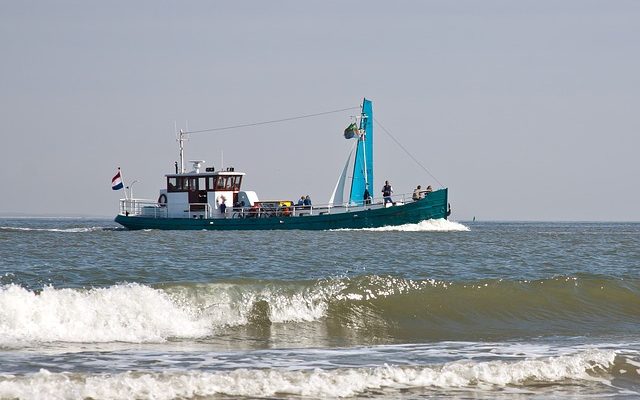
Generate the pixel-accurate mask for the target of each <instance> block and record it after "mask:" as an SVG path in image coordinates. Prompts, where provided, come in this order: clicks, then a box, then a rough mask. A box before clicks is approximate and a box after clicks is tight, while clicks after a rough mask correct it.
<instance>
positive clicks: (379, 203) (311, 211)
mask: <svg viewBox="0 0 640 400" xmlns="http://www.w3.org/2000/svg"><path fill="white" fill-rule="evenodd" d="M412 195H413V194H412V193H401V194H397V195H392V196H390V197H391V200H392V202H391V203H390V205H389V204H388V203H385V202H384V198H383V197H375V198H371V199H370V202H369V203H365V202H361V203H358V204H349V203H344V204H320V205H307V206H305V205H300V206H299V205H291V206H271V207H270V206H266V207H265V206H254V207H250V206H245V207H228V208H227V213H226V214H222V213H219V212H218V209H216V208H213V207H212V206H211V204H209V203H189V204H187V209H186V210H184V211H186V215H185V216H184V217H183V218H205V219H209V218H265V217H304V216H308V215H324V214H334V213H344V212H353V211H360V210H368V209H376V208H384V207H390V206H395V205H403V204H408V203H412V202H415V201H420V200H413V199H412ZM428 195H429V194H428V193H427V194H426V195H425V196H428ZM194 208H200V209H194ZM229 211H231V212H229ZM119 213H120V214H121V215H126V216H145V217H153V218H168V217H169V213H168V206H167V204H162V203H158V202H157V201H156V200H151V199H120V207H119ZM172 213H173V211H172ZM183 215H184V214H183Z"/></svg>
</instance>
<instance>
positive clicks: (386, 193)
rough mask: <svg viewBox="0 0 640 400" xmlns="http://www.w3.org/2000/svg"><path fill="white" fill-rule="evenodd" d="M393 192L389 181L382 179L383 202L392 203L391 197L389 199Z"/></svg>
mask: <svg viewBox="0 0 640 400" xmlns="http://www.w3.org/2000/svg"><path fill="white" fill-rule="evenodd" d="M392 194H393V187H392V186H391V184H390V183H389V181H384V186H383V187H382V196H383V197H384V204H387V203H393V199H391V195H392Z"/></svg>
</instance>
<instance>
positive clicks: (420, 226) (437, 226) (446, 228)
mask: <svg viewBox="0 0 640 400" xmlns="http://www.w3.org/2000/svg"><path fill="white" fill-rule="evenodd" d="M334 231H370V232H391V231H394V232H467V231H469V228H468V227H466V226H464V225H462V224H461V223H459V222H454V221H449V220H446V219H444V218H440V219H428V220H426V221H420V222H418V223H417V224H405V225H396V226H383V227H380V228H362V229H335V230H334Z"/></svg>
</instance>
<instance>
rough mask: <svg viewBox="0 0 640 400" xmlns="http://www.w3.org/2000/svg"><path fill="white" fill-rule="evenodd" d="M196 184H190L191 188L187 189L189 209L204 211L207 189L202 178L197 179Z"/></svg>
mask: <svg viewBox="0 0 640 400" xmlns="http://www.w3.org/2000/svg"><path fill="white" fill-rule="evenodd" d="M199 181H200V182H198V185H197V186H192V188H193V189H192V190H189V203H190V204H191V211H204V209H205V208H206V203H207V189H206V186H205V182H204V178H200V179H199Z"/></svg>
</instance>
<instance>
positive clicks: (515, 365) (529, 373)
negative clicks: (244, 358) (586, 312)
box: [0, 350, 615, 399]
mask: <svg viewBox="0 0 640 400" xmlns="http://www.w3.org/2000/svg"><path fill="white" fill-rule="evenodd" d="M614 358H615V352H613V351H599V350H590V351H584V352H581V353H577V354H573V355H566V356H558V357H549V358H543V359H533V360H520V361H510V362H506V361H485V362H473V361H455V362H450V363H447V364H444V365H441V366H403V367H399V366H386V365H385V366H380V367H375V368H341V369H332V370H323V369H314V370H298V371H296V370H289V369H244V368H241V369H235V370H232V371H217V372H202V371H183V372H180V371H167V372H125V373H119V374H91V375H85V374H72V373H50V372H48V371H46V370H41V371H40V372H38V373H34V374H30V375H25V376H11V375H4V376H2V375H0V397H2V398H99V399H121V398H137V399H144V398H153V399H173V398H194V397H207V396H215V395H227V396H249V397H268V396H287V395H289V396H291V395H293V396H308V397H349V396H357V395H361V394H364V393H366V392H368V391H372V390H375V391H376V392H379V391H386V392H391V393H393V391H396V390H400V389H413V390H417V389H422V390H439V389H440V390H441V389H452V388H453V389H457V390H471V391H473V392H474V393H476V392H478V391H481V390H495V389H504V388H514V387H515V388H517V387H518V386H527V385H531V384H539V383H543V384H554V383H567V382H575V381H585V380H586V381H601V383H603V384H604V385H607V384H608V382H607V381H604V380H602V379H598V378H596V377H595V375H596V374H597V372H598V370H599V369H600V370H606V369H608V368H610V367H611V366H612V364H613V361H614ZM594 371H595V373H594Z"/></svg>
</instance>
